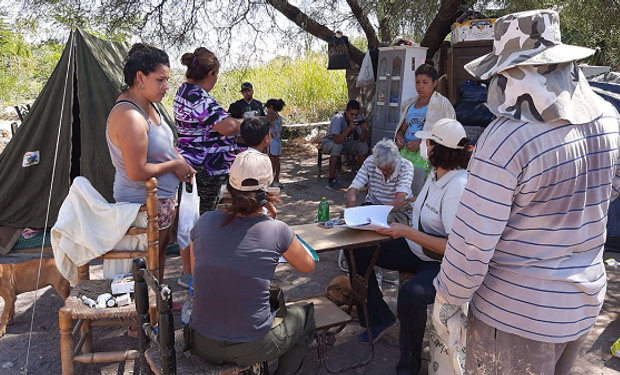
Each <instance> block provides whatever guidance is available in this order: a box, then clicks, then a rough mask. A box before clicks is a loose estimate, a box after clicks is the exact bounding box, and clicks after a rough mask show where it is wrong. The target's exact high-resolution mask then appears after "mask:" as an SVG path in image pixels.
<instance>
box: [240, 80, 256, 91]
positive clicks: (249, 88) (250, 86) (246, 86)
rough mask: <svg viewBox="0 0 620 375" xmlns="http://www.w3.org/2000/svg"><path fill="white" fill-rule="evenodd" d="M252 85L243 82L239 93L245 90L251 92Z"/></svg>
mask: <svg viewBox="0 0 620 375" xmlns="http://www.w3.org/2000/svg"><path fill="white" fill-rule="evenodd" d="M252 88H253V87H252V84H251V83H250V82H243V83H242V84H241V91H239V92H244V91H245V90H252Z"/></svg>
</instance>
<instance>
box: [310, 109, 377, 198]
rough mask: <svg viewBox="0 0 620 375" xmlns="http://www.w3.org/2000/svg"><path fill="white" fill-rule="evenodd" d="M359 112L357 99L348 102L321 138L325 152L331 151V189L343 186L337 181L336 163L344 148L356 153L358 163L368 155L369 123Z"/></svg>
mask: <svg viewBox="0 0 620 375" xmlns="http://www.w3.org/2000/svg"><path fill="white" fill-rule="evenodd" d="M359 113H360V103H358V102H357V100H351V101H350V102H348V103H347V108H346V109H345V111H344V112H338V113H336V114H335V115H334V117H332V119H331V123H330V124H329V129H328V130H327V134H326V135H325V136H324V137H323V139H321V147H322V148H323V152H325V153H329V180H328V182H327V185H325V187H326V188H327V189H329V190H333V191H338V190H340V189H341V188H342V187H343V186H341V185H340V184H339V183H338V181H336V164H337V163H338V158H339V157H340V153H342V151H343V150H344V151H346V152H349V153H353V152H354V153H355V154H356V163H357V165H361V164H362V162H364V159H365V158H366V156H367V155H368V145H367V144H366V140H367V139H368V135H369V132H368V124H366V122H365V121H364V119H363V118H362V117H361V116H360V115H359Z"/></svg>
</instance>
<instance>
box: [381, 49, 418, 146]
mask: <svg viewBox="0 0 620 375" xmlns="http://www.w3.org/2000/svg"><path fill="white" fill-rule="evenodd" d="M425 59H426V47H414V46H395V47H383V48H379V64H378V68H377V87H376V94H375V107H374V112H375V113H374V118H373V125H372V145H374V144H376V143H377V142H378V141H380V140H382V139H383V138H387V139H394V132H395V131H396V126H397V122H398V119H399V117H400V112H401V109H402V106H403V103H405V102H407V100H409V99H411V98H413V97H414V96H416V94H417V93H416V91H415V70H416V69H417V68H418V67H419V66H420V65H422V64H424V61H425Z"/></svg>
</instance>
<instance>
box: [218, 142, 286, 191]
mask: <svg viewBox="0 0 620 375" xmlns="http://www.w3.org/2000/svg"><path fill="white" fill-rule="evenodd" d="M228 182H229V183H230V186H232V187H233V188H234V189H236V190H239V191H258V190H262V191H265V192H267V193H278V192H280V188H274V187H270V186H269V185H271V183H272V182H273V171H272V169H271V160H269V157H268V156H267V155H265V154H263V153H261V152H259V151H256V150H247V151H244V152H242V153H240V154H239V155H237V157H236V158H235V161H234V162H233V164H232V166H231V167H230V176H229V178H228Z"/></svg>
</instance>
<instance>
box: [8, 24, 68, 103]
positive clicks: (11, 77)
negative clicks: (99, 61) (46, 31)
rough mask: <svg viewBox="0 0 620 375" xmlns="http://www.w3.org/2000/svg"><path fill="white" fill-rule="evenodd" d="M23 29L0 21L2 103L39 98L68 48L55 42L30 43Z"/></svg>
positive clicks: (21, 101)
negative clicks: (63, 51) (26, 39)
mask: <svg viewBox="0 0 620 375" xmlns="http://www.w3.org/2000/svg"><path fill="white" fill-rule="evenodd" d="M20 30H21V29H20V26H17V27H16V29H15V30H13V28H12V26H11V25H8V24H7V23H5V22H3V21H0V51H1V52H0V62H1V64H0V103H10V104H17V103H23V102H28V101H32V100H34V99H36V97H37V95H39V91H40V90H41V88H42V87H43V85H44V84H45V82H46V81H47V79H48V78H49V76H50V74H51V73H52V70H53V69H54V67H55V66H56V63H57V62H58V60H59V59H60V55H61V54H62V50H63V47H64V46H63V45H60V44H58V43H56V42H53V41H48V42H44V43H41V44H37V45H32V44H29V43H27V42H26V41H25V40H24V38H23V37H22V34H21V32H20Z"/></svg>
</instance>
